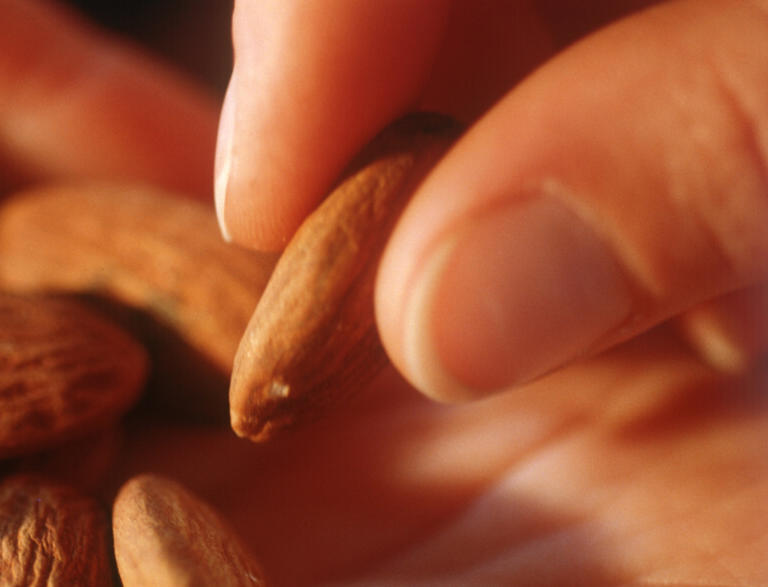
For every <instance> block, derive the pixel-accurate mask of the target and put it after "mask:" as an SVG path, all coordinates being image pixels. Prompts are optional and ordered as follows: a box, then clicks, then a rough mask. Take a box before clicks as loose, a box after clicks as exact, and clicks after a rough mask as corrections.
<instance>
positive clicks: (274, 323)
mask: <svg viewBox="0 0 768 587" xmlns="http://www.w3.org/2000/svg"><path fill="white" fill-rule="evenodd" d="M457 136H458V127H457V124H456V123H455V122H453V121H452V120H450V119H448V118H446V117H443V116H440V115H436V114H413V115H410V116H407V117H405V118H403V119H401V120H399V121H397V122H396V123H394V124H392V125H391V126H390V127H388V128H387V129H385V130H384V131H383V132H382V133H381V134H380V135H379V136H378V137H377V138H376V139H374V141H373V142H372V143H371V144H369V145H368V147H366V148H365V149H364V150H363V152H362V153H361V154H360V156H359V157H358V158H357V160H356V161H355V163H354V164H353V166H352V167H351V170H350V172H348V173H347V174H346V176H345V178H344V179H343V180H342V181H341V183H340V184H339V185H338V187H336V188H335V189H334V190H333V192H332V193H331V194H330V195H329V196H328V197H327V198H326V200H325V201H324V202H323V203H322V204H321V205H320V206H319V207H318V209H317V210H316V211H315V212H314V213H313V214H311V215H310V216H309V217H308V218H307V219H306V220H305V221H304V223H303V224H302V225H301V227H300V228H299V230H298V231H297V232H296V234H295V236H294V237H293V239H292V240H291V241H290V243H289V244H288V246H287V248H286V249H285V251H284V252H283V254H282V256H281V257H280V260H279V261H278V264H277V266H276V268H275V271H274V273H273V275H272V277H271V278H270V281H269V283H268V285H267V288H266V289H265V291H264V293H263V295H262V297H261V299H260V301H259V304H258V306H257V308H256V311H255V312H254V314H253V317H252V318H251V321H250V323H249V324H248V329H247V331H246V333H245V336H244V337H243V340H242V341H241V343H240V348H239V349H238V353H237V356H236V359H235V367H234V371H233V376H232V383H231V387H230V412H231V414H230V417H231V421H232V427H233V429H234V430H235V432H237V434H239V435H240V436H245V437H248V438H251V439H253V440H261V439H265V438H268V437H269V436H270V435H272V434H273V433H274V432H276V431H278V430H280V429H281V428H284V427H286V426H289V425H291V424H293V423H294V422H295V421H297V420H301V419H304V418H308V417H313V416H315V415H316V413H317V411H318V410H319V409H320V408H322V407H323V406H324V405H326V404H328V403H331V402H333V401H335V400H336V399H337V398H338V397H339V396H341V395H344V394H347V393H350V392H352V391H354V390H355V389H357V388H360V387H361V386H363V385H365V384H366V383H368V382H369V381H370V380H371V379H372V378H373V376H374V375H375V374H376V373H377V372H378V371H379V370H380V369H381V368H382V367H383V366H384V365H385V364H386V362H387V359H386V355H385V353H384V350H383V348H382V346H381V342H380V340H379V336H378V332H377V329H376V324H375V320H374V309H373V290H374V280H375V275H376V270H377V266H378V261H379V258H380V256H381V253H382V251H383V248H384V245H385V244H386V242H387V239H388V237H389V235H390V232H391V231H392V229H393V227H394V224H395V222H396V220H397V218H398V217H399V215H400V213H401V211H402V210H403V208H404V206H405V204H406V203H407V202H408V200H409V198H410V195H411V194H412V193H413V191H414V190H415V189H416V187H417V186H418V184H419V183H420V182H421V180H422V179H423V178H424V176H425V175H426V173H427V172H428V171H429V169H430V168H431V167H432V166H433V165H434V164H435V163H436V162H437V160H438V159H439V158H440V157H441V156H442V155H443V153H444V152H445V151H446V149H447V148H448V146H450V144H451V143H452V142H453V141H454V140H455V139H456V137H457Z"/></svg>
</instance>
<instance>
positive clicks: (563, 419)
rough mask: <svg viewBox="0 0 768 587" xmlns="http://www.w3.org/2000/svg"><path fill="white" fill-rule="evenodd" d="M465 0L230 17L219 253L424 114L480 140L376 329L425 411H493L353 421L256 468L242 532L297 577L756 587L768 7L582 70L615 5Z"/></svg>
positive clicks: (663, 21) (295, 6)
mask: <svg viewBox="0 0 768 587" xmlns="http://www.w3.org/2000/svg"><path fill="white" fill-rule="evenodd" d="M452 4H453V3H452V2H449V1H448V0H445V1H442V2H441V1H438V0H435V1H434V2H421V3H411V2H391V3H387V4H386V5H385V4H382V3H376V4H373V3H350V2H341V1H338V2H333V3H323V4H322V6H320V5H318V4H315V3H299V2H262V3H246V2H240V3H238V4H237V6H236V9H235V16H234V21H233V22H234V39H235V50H236V64H235V69H234V74H233V78H232V81H231V84H230V89H229V92H228V97H227V100H226V105H225V107H224V109H223V112H222V120H221V127H220V139H219V148H218V154H217V157H218V165H217V167H218V173H217V206H218V210H219V215H220V219H221V221H222V225H223V228H224V231H225V234H227V235H228V236H229V237H230V238H232V239H233V240H235V241H237V242H240V243H242V244H246V245H249V246H253V247H260V248H279V247H281V246H282V245H283V244H284V243H285V242H286V241H287V239H288V238H289V237H290V235H291V234H292V232H293V231H294V230H295V228H296V226H297V225H298V224H299V223H300V222H301V220H302V219H303V218H304V216H305V215H306V214H307V213H308V212H309V211H310V210H311V209H312V207H313V206H314V205H315V204H316V203H317V201H318V200H319V198H320V197H322V194H324V193H325V192H326V191H327V190H328V188H329V186H330V185H331V183H332V182H333V181H334V179H335V177H336V175H337V174H338V173H339V172H340V170H341V169H343V168H344V166H345V165H346V163H347V162H348V161H349V159H350V158H351V157H352V156H353V155H354V153H356V152H357V150H358V149H359V148H360V147H361V146H362V145H363V144H364V143H365V142H366V141H367V140H368V139H369V138H370V137H371V136H373V135H374V134H375V133H376V132H377V131H378V130H379V129H380V128H381V127H383V126H384V125H385V124H386V123H387V122H389V121H390V120H392V119H394V118H395V117H397V116H398V115H399V114H400V113H402V112H404V111H407V110H409V109H413V108H418V107H424V108H432V109H436V110H441V111H448V112H449V113H452V114H454V115H455V116H457V117H459V118H461V119H462V120H464V121H466V122H468V123H472V127H471V128H470V130H469V131H468V132H467V134H466V135H465V136H464V137H463V138H462V139H461V140H460V141H459V143H458V144H457V145H456V147H455V148H454V149H453V150H452V152H450V153H449V154H448V155H447V156H446V158H445V159H444V160H443V161H442V162H441V163H440V164H439V165H438V166H437V167H436V168H435V170H434V172H433V173H432V174H431V176H430V177H429V178H428V179H427V180H426V181H425V183H424V184H423V185H422V186H421V188H420V189H419V191H418V193H417V194H416V195H415V197H414V199H413V202H412V203H411V206H410V208H409V209H408V210H407V211H406V213H405V215H404V217H403V218H402V220H401V222H400V225H399V226H398V228H397V230H396V232H395V234H394V235H393V237H392V239H391V242H390V244H389V248H388V250H387V252H386V254H385V258H384V261H383V263H382V267H381V269H380V273H379V282H378V289H377V311H378V319H379V326H380V329H381V333H382V336H383V339H384V341H385V344H386V346H387V348H388V351H389V353H390V356H391V358H392V360H393V362H394V364H395V365H396V366H397V367H398V368H399V370H400V371H401V372H402V373H403V374H404V375H405V376H406V377H407V378H408V379H409V380H410V381H411V383H413V384H415V386H416V387H418V388H419V389H421V391H423V392H425V393H427V394H429V395H431V396H433V397H436V398H439V399H452V400H457V399H458V400H465V399H478V398H481V397H486V396H490V395H494V397H493V398H492V399H486V400H485V401H484V402H480V403H479V404H470V405H464V406H461V407H451V408H449V407H444V406H438V405H434V404H428V403H421V401H420V400H418V399H417V398H414V397H413V395H409V394H408V393H407V392H406V391H403V389H404V385H403V384H397V385H395V384H392V386H391V387H389V388H388V389H389V395H387V394H386V393H382V395H383V396H384V397H383V398H379V402H380V403H378V404H377V403H375V402H373V400H372V399H370V398H364V399H361V404H362V405H365V402H366V401H370V402H373V405H374V406H375V409H374V408H371V409H370V411H369V412H366V411H365V410H363V408H361V407H359V408H358V409H359V410H360V411H361V412H362V413H364V414H367V416H364V415H362V414H361V413H358V412H354V410H352V411H351V412H344V413H342V412H340V414H342V415H339V414H335V415H334V416H333V420H331V422H330V423H328V422H326V424H325V425H324V426H319V427H318V428H317V429H313V430H312V431H308V432H306V433H305V434H306V436H305V437H300V438H304V440H301V439H300V440H295V441H294V442H295V443H296V444H295V445H292V446H301V450H299V449H298V448H296V449H294V450H295V452H291V451H290V450H288V449H286V450H287V453H286V454H288V455H294V458H290V457H286V456H285V454H283V455H281V456H280V457H277V456H274V457H271V456H269V455H268V454H267V455H266V456H263V457H261V458H264V459H265V462H266V463H268V464H265V465H263V469H260V470H262V474H261V475H260V476H259V481H258V483H256V482H254V484H255V485H258V486H259V489H257V490H255V495H256V496H257V498H256V501H255V502H252V501H249V503H250V504H251V506H250V507H251V508H252V509H251V510H250V511H251V513H252V516H251V517H249V516H243V517H242V518H241V521H242V525H241V527H242V528H243V529H244V531H249V530H250V535H251V536H253V538H252V541H253V543H254V544H255V545H256V546H257V547H258V550H259V551H260V552H261V553H262V554H263V556H265V559H266V560H267V561H268V563H269V564H268V567H269V566H270V564H271V566H272V567H273V568H274V569H276V570H277V571H278V574H280V573H282V574H283V576H287V577H293V578H296V579H297V581H298V579H299V578H302V579H303V580H305V581H311V580H312V579H313V578H317V577H324V576H327V575H328V574H330V575H332V576H336V577H343V578H347V579H349V578H355V577H363V578H376V579H379V580H381V581H383V582H386V581H387V580H389V581H401V582H405V583H408V584H413V583H415V582H416V580H417V579H420V580H424V581H427V582H428V581H433V582H435V581H437V582H441V581H443V580H446V581H448V580H451V579H453V578H454V577H458V579H454V580H455V581H457V582H458V583H461V584H467V583H471V582H472V581H473V580H474V581H475V582H480V583H483V582H485V583H488V582H490V583H494V582H499V583H502V584H504V583H509V582H514V581H518V582H520V583H522V584H525V582H526V578H530V579H531V580H533V578H541V577H544V582H548V581H549V582H550V583H554V584H557V583H558V582H560V583H562V582H564V581H571V582H573V581H579V580H582V582H583V583H584V584H600V583H622V582H629V581H645V582H663V581H673V582H674V581H678V582H682V583H691V582H702V581H703V582H710V583H712V582H714V583H719V582H722V583H733V582H738V581H742V582H746V583H748V584H749V583H755V582H757V583H760V582H761V581H764V580H765V578H766V576H768V567H766V566H765V562H764V561H765V557H764V552H765V541H766V539H768V537H767V536H766V533H765V531H764V530H762V526H760V527H758V526H757V525H756V520H758V519H760V520H761V521H764V519H765V514H764V512H762V508H761V506H760V505H759V504H760V503H761V502H764V501H765V499H766V492H768V486H767V485H766V482H768V470H767V468H766V466H765V460H764V457H763V452H764V451H763V449H762V448H760V446H761V445H764V442H765V437H766V430H767V426H768V412H766V405H765V401H764V399H761V397H760V394H759V393H758V391H757V390H759V389H760V388H764V387H765V367H764V364H761V363H760V361H759V357H761V356H762V354H763V353H764V351H765V349H766V346H767V345H766V338H768V337H767V336H766V332H768V328H767V326H768V318H766V314H767V312H766V299H768V289H767V288H766V284H765V279H766V268H767V267H768V241H767V240H766V235H767V234H768V231H766V230H765V228H764V227H765V226H766V220H768V203H766V199H765V178H764V174H763V172H762V168H763V167H764V162H765V149H766V144H765V140H764V135H765V134H766V125H767V124H768V122H767V121H766V116H765V114H764V113H763V111H762V110H761V108H760V107H759V105H760V104H762V103H763V102H764V99H763V98H764V97H765V92H766V89H765V88H766V87H768V79H766V76H765V73H764V71H765V70H766V68H765V58H764V57H763V56H764V55H768V51H767V49H768V47H766V46H765V41H764V39H765V38H766V36H765V34H764V33H765V31H764V28H765V27H764V22H765V14H766V11H767V10H768V7H766V5H765V3H764V2H762V3H761V2H741V3H739V2H729V3H724V2H703V1H699V2H671V3H667V4H663V5H660V6H659V7H657V8H653V9H650V10H648V11H646V12H641V13H638V14H636V15H634V16H630V17H628V18H627V19H625V20H623V21H621V22H618V23H616V24H614V25H612V26H610V27H609V28H606V29H605V30H603V31H601V32H598V33H595V34H593V35H590V36H588V37H586V38H585V39H584V40H583V41H581V42H579V43H577V44H576V45H574V46H572V47H569V48H563V44H564V42H565V41H570V40H572V39H573V38H574V37H575V36H578V33H580V32H586V30H589V29H591V28H593V25H595V24H596V23H595V22H588V21H589V20H590V19H589V18H587V17H585V15H592V14H594V15H596V17H595V20H597V21H601V22H602V21H604V20H609V19H610V17H613V16H617V15H615V14H608V13H607V12H606V11H607V10H609V9H608V8H606V6H607V5H610V4H611V3H599V2H598V3H589V5H584V4H583V3H581V4H580V5H579V6H578V8H577V9H574V12H573V13H570V14H564V15H563V14H559V13H558V11H557V8H558V6H557V5H558V4H560V3H546V2H545V3H537V4H536V6H537V7H540V6H543V7H544V8H542V9H541V10H540V11H535V10H533V9H531V8H530V7H529V4H528V3H523V2H519V3H512V2H499V3H497V4H495V5H492V6H491V5H489V4H486V3H484V4H483V6H482V7H477V3H456V6H455V7H454V9H455V10H456V12H451V5H452ZM604 4H605V5H606V6H603V5H604ZM614 6H615V4H614ZM547 7H550V8H547ZM625 8H627V6H626V5H625ZM577 16H579V17H581V18H579V19H577V18H576V17H577ZM574 22H576V23H577V24H578V26H581V27H583V29H584V30H578V29H574V26H572V25H573V23H574ZM558 51H559V52H558ZM556 52H558V54H557V55H556V56H554V57H552V55H553V54H554V53H556ZM535 67H538V69H537V70H536V71H535V72H534V73H532V74H531V75H529V76H528V77H527V78H526V79H525V80H524V81H522V82H521V83H519V84H518V83H517V82H518V81H519V80H520V79H521V78H522V77H524V76H525V74H528V73H529V72H530V71H532V70H533V69H534V68H535ZM516 84H517V85H516ZM606 349H609V350H606ZM580 357H581V359H580V360H578V359H579V358H580ZM544 373H551V375H549V376H546V377H543V378H542V375H543V374H544ZM395 390H397V391H395ZM499 391H504V392H506V393H502V394H500V395H498V394H496V392H499ZM382 406H386V407H385V408H384V407H382ZM350 414H354V415H353V416H352V415H350ZM334 424H335V426H334ZM355 433H357V434H355ZM308 439H309V440H308ZM350 444H351V445H352V446H350ZM454 451H455V452H454ZM267 452H269V451H267ZM248 462H252V461H248ZM270 463H271V464H270ZM277 463H280V465H279V466H278V464H277ZM313 463H322V465H320V464H316V465H315V464H313ZM250 466H253V465H250ZM244 468H245V466H244ZM264 470H266V471H268V472H269V473H268V475H267V480H266V481H265V480H264V477H263V475H264V473H263V471H264ZM360 487H364V488H365V489H364V490H363V491H364V492H365V493H366V496H365V497H364V498H360V500H359V502H358V501H355V496H356V495H357V494H358V493H359V492H360V491H361V489H360ZM302 488H306V490H303V489H302ZM271 491H274V492H278V493H279V495H280V497H279V498H278V497H274V496H273V495H272V493H270V492H271ZM285 491H287V492H288V493H287V494H285V493H283V492H285ZM207 494H208V495H211V496H213V495H214V494H215V491H213V490H210V489H209V491H208V492H207ZM284 495H288V496H289V497H286V498H285V500H283V497H282V496H284ZM521 504H524V505H521ZM242 505H243V504H242V502H238V506H242ZM233 509H234V506H233ZM329 510H332V514H330V513H329ZM377 512H379V513H381V512H383V513H382V514H381V517H375V516H376V514H377ZM414 512H417V513H414ZM373 519H376V521H377V522H376V524H374V523H372V520H373ZM307 520H312V521H311V523H310V522H307ZM260 523H261V526H260V527H259V528H256V526H257V525H258V524H260ZM303 524H308V525H309V526H310V527H309V528H307V529H306V530H305V531H304V533H301V532H299V533H298V534H297V532H296V528H298V527H300V526H302V525H303ZM377 524H379V525H380V526H379V527H376V526H377ZM341 528H343V530H342V529H341ZM299 534H301V535H299ZM275 536H278V537H279V539H275ZM324 536H334V537H337V538H338V540H339V541H341V540H343V543H340V542H339V543H337V542H334V540H329V539H327V538H324ZM302 557H309V559H308V560H304V559H303V558H302ZM299 567H301V568H299Z"/></svg>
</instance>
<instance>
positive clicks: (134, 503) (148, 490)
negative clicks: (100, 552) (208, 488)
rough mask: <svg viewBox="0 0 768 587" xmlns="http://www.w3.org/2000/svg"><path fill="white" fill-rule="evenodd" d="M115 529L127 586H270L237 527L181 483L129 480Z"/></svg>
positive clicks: (118, 501) (157, 479)
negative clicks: (232, 527) (231, 525)
mask: <svg viewBox="0 0 768 587" xmlns="http://www.w3.org/2000/svg"><path fill="white" fill-rule="evenodd" d="M112 527H113V535H114V543H115V558H116V560H117V567H118V570H119V572H120V579H121V580H122V582H123V585H125V587H143V586H147V587H149V586H152V587H165V586H167V587H192V586H199V587H205V586H209V585H212V586H215V587H240V586H243V587H254V586H259V585H266V583H265V581H264V577H263V574H262V571H261V569H260V568H259V565H258V564H257V563H256V561H255V560H254V559H253V557H252V556H251V555H250V553H249V552H248V551H247V549H246V548H245V546H244V545H243V544H242V543H241V542H240V540H239V538H238V537H237V535H236V534H235V532H234V530H232V529H231V528H230V527H229V525H228V524H226V523H225V522H224V521H223V520H222V519H221V518H220V517H219V515H218V514H217V513H216V512H214V511H213V509H211V508H210V507H209V506H208V505H207V504H205V503H203V502H202V501H201V500H199V499H198V498H197V497H195V496H193V495H192V494H191V493H189V492H188V491H187V490H186V489H185V488H184V487H182V486H181V485H180V484H178V483H176V482H175V481H171V480H169V479H165V478H163V477H159V476H157V475H141V476H139V477H134V478H133V479H131V480H130V481H128V482H127V483H126V484H125V485H124V486H123V487H122V489H121V490H120V492H119V493H118V495H117V498H116V499H115V504H114V507H113V512H112Z"/></svg>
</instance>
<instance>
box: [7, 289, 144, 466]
mask: <svg viewBox="0 0 768 587" xmlns="http://www.w3.org/2000/svg"><path fill="white" fill-rule="evenodd" d="M146 369H147V358H146V354H145V352H144V350H143V349H142V348H141V347H140V346H139V345H138V344H137V343H136V342H135V341H134V340H133V339H132V338H130V337H129V336H128V335H126V334H125V333H124V332H123V331H122V330H120V329H118V328H117V327H115V326H114V325H112V324H110V323H109V322H107V321H106V320H105V319H104V318H103V317H101V316H99V315H97V314H94V313H93V312H92V311H89V310H88V309H86V308H85V307H83V306H82V305H81V304H78V303H76V302H74V301H72V300H66V299H52V298H42V297H33V296H32V297H22V296H18V295H10V294H0V457H8V456H15V455H19V454H24V453H29V452H32V451H35V450H39V449H42V448H45V447H52V446H54V445H56V444H58V443H61V442H62V441H64V440H67V439H70V438H72V437H75V436H79V435H83V434H84V433H87V432H90V431H94V430H98V429H101V428H103V427H105V426H106V425H108V424H109V423H110V422H111V421H114V420H115V419H116V418H117V417H118V416H120V415H121V414H122V413H124V412H125V411H127V409H128V408H129V407H130V406H131V405H132V404H133V403H134V402H135V401H136V399H137V398H138V397H139V394H140V392H141V390H142V385H143V383H144V380H145V375H146Z"/></svg>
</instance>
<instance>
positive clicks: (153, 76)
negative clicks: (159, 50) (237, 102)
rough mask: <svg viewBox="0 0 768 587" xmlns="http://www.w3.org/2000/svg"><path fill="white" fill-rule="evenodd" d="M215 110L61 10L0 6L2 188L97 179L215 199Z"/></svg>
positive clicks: (185, 83) (163, 70)
mask: <svg viewBox="0 0 768 587" xmlns="http://www.w3.org/2000/svg"><path fill="white" fill-rule="evenodd" d="M216 107H217V103H216V100H215V99H213V98H212V97H210V96H208V95H206V93H205V91H203V90H201V89H200V88H199V87H197V86H196V85H195V84H194V83H192V82H190V81H189V80H187V79H185V78H184V77H182V76H181V75H179V74H178V73H176V72H174V71H171V70H170V69H169V68H167V67H164V66H161V65H158V63H157V62H156V61H155V60H154V59H152V58H150V57H149V56H148V55H146V54H143V53H142V52H141V51H140V50H139V49H138V48H137V47H135V46H131V45H128V44H127V43H125V42H122V41H118V40H117V39H115V38H113V37H109V36H107V35H106V34H105V33H104V32H102V31H99V30H97V29H96V27H94V26H92V25H91V24H89V23H86V22H85V21H84V20H83V19H81V18H79V17H77V16H76V15H75V14H74V13H72V12H70V11H69V10H66V9H65V8H64V7H63V5H60V4H56V3H53V2H46V1H38V0H2V1H0V140H1V141H2V143H0V144H1V147H0V189H11V188H17V187H19V186H21V185H24V184H26V183H29V182H37V181H44V180H53V179H65V178H66V179H75V178H94V179H108V180H111V181H120V180H125V181H140V182H149V183H153V184H157V185H160V186H163V187H166V188H169V189H173V190H177V191H180V192H184V193H188V194H191V195H196V196H198V197H200V198H204V199H206V200H208V199H209V198H210V193H211V179H210V177H211V173H212V168H213V150H214V145H215V135H216Z"/></svg>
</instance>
